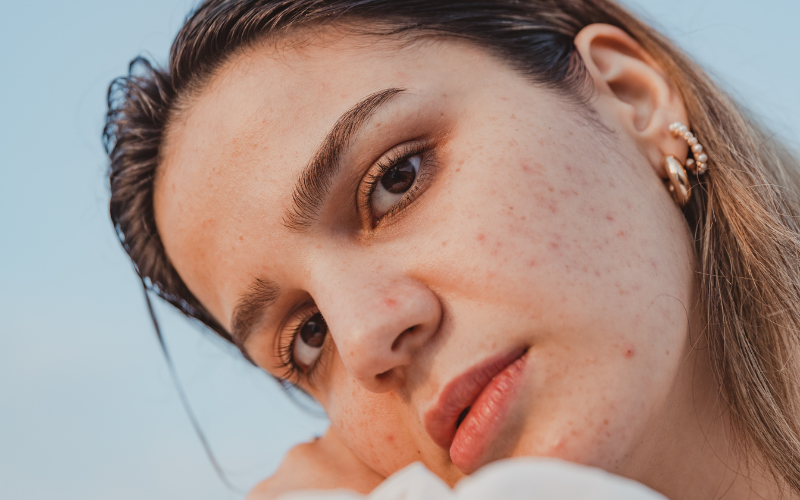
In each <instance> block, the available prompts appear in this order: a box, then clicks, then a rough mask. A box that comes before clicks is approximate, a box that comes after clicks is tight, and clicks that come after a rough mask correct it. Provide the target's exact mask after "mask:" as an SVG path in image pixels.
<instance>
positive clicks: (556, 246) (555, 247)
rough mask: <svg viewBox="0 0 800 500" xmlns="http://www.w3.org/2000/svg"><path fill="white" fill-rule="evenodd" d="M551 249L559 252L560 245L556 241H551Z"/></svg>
mask: <svg viewBox="0 0 800 500" xmlns="http://www.w3.org/2000/svg"><path fill="white" fill-rule="evenodd" d="M550 248H552V249H553V250H558V243H556V242H555V241H551V242H550Z"/></svg>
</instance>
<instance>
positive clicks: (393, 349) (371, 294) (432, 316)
mask: <svg viewBox="0 0 800 500" xmlns="http://www.w3.org/2000/svg"><path fill="white" fill-rule="evenodd" d="M332 269H333V268H332V267H331V266H326V267H325V268H324V269H323V270H321V271H320V272H318V273H317V272H315V273H312V274H313V275H316V276H318V279H314V281H315V282H316V283H317V286H314V287H313V288H314V290H313V291H312V295H313V296H314V300H315V301H316V303H317V307H319V309H320V312H322V315H323V316H324V317H325V321H326V323H327V324H328V328H329V329H330V330H329V331H330V334H331V336H332V337H333V340H334V342H335V343H336V348H337V350H338V352H339V356H340V357H341V359H342V362H343V364H344V366H345V368H346V369H347V371H348V373H349V374H350V375H351V376H352V377H353V378H355V379H356V380H357V381H358V383H359V384H361V385H362V386H363V387H364V388H365V389H367V390H369V391H372V392H386V391H389V390H392V389H394V388H396V387H398V385H399V384H401V383H402V380H403V378H404V376H405V371H406V369H407V367H408V366H409V365H410V364H411V362H412V360H413V359H414V356H415V354H417V353H418V352H419V350H420V349H423V348H424V347H425V346H426V344H428V342H429V341H430V340H431V337H432V336H433V335H434V334H435V333H436V331H437V330H438V328H439V322H440V321H441V318H442V308H441V303H440V302H439V298H438V297H437V296H436V294H434V293H433V291H432V290H431V289H430V288H428V287H427V286H426V285H425V284H423V283H421V282H420V281H418V280H416V279H413V278H411V277H407V276H390V275H389V273H381V272H380V271H375V270H374V268H373V269H368V270H364V271H356V272H354V271H353V270H352V268H351V269H343V270H340V271H339V272H336V271H335V270H332Z"/></svg>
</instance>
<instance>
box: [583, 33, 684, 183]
mask: <svg viewBox="0 0 800 500" xmlns="http://www.w3.org/2000/svg"><path fill="white" fill-rule="evenodd" d="M575 47H576V48H577V49H578V52H579V53H580V55H581V57H582V58H583V62H584V64H585V66H586V68H587V70H588V71H589V74H590V75H591V77H592V80H593V81H594V87H595V92H596V93H597V99H596V101H595V102H594V103H593V104H594V106H595V108H597V110H598V112H599V113H600V114H601V116H602V117H603V118H604V119H605V120H606V121H610V122H611V123H613V125H619V127H620V128H622V131H624V132H625V133H627V134H628V135H629V136H631V137H632V138H633V139H634V141H635V142H636V143H637V145H638V147H639V150H640V151H641V152H642V153H643V154H644V155H645V157H646V158H647V159H648V160H649V161H650V164H651V166H652V167H653V168H654V169H655V171H656V172H657V173H658V174H659V175H660V176H662V177H663V176H665V175H666V174H665V170H664V167H663V160H664V157H665V156H666V155H672V156H675V157H676V158H678V159H680V160H682V161H685V160H686V156H687V154H688V152H689V147H688V145H687V144H686V142H684V141H683V140H681V139H680V138H677V139H676V138H675V137H673V136H672V134H671V133H670V132H669V125H670V124H671V123H674V122H676V121H679V122H681V123H683V124H686V125H687V126H689V124H688V123H687V120H688V119H687V115H686V108H685V106H684V104H683V100H682V99H681V96H680V95H679V94H678V92H677V91H676V89H675V88H674V87H673V85H672V83H671V82H670V80H669V78H667V77H666V75H665V74H664V72H663V71H662V69H661V68H660V67H659V65H658V63H657V62H656V61H655V60H654V59H653V58H652V57H651V56H650V54H648V53H647V52H645V50H644V49H643V48H642V46H641V45H639V42H637V41H636V40H634V39H633V38H631V36H630V35H628V34H627V33H625V32H624V31H622V30H621V29H619V28H617V27H615V26H611V25H608V24H591V25H589V26H586V27H585V28H583V29H582V30H581V31H580V32H579V33H578V35H577V36H576V37H575ZM614 128H617V127H614Z"/></svg>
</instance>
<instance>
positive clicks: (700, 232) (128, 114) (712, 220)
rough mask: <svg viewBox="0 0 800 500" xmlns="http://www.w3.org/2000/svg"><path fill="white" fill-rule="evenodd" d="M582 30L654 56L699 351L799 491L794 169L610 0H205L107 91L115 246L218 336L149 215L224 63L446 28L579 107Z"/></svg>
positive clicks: (778, 472) (798, 171)
mask: <svg viewBox="0 0 800 500" xmlns="http://www.w3.org/2000/svg"><path fill="white" fill-rule="evenodd" d="M593 23H606V24H610V25H613V26H617V27H619V28H621V29H622V30H624V31H626V32H627V33H628V34H629V35H631V36H632V37H633V38H634V39H635V40H637V41H638V42H639V43H640V44H641V45H642V47H643V48H644V49H645V50H646V51H647V52H648V53H649V54H650V55H651V56H652V57H653V58H654V60H655V61H656V62H657V63H658V64H659V65H660V67H661V69H662V70H663V71H664V72H665V73H666V74H667V75H668V77H669V78H670V79H671V81H672V84H673V85H674V86H675V88H677V89H678V91H679V92H680V94H681V96H682V97H683V100H684V102H685V105H686V109H687V112H688V118H689V123H690V124H691V128H692V130H693V132H694V134H695V135H696V136H697V137H698V139H699V140H700V141H701V142H702V143H703V144H704V145H705V147H706V149H707V153H708V156H709V166H710V169H709V171H708V173H707V174H706V175H705V177H703V179H702V181H697V180H695V181H694V182H695V184H696V186H695V187H696V189H694V190H693V195H692V200H691V201H690V203H689V205H687V207H686V208H685V209H684V213H685V215H686V219H687V223H688V224H689V227H690V229H691V230H692V231H693V233H694V236H695V248H696V252H697V258H698V262H699V270H698V283H699V288H700V298H699V307H701V308H702V313H703V316H704V321H705V324H704V327H705V331H704V335H705V336H706V338H707V343H708V348H709V356H710V358H711V363H712V367H713V370H714V374H715V377H716V379H717V382H718V383H719V385H720V388H721V397H722V399H723V401H724V403H726V405H727V410H728V414H729V416H730V421H731V423H732V425H733V428H734V430H735V432H736V436H737V437H738V438H739V439H738V440H737V444H738V445H739V446H741V447H742V449H743V450H746V451H747V452H751V454H754V455H755V457H757V458H755V459H754V460H757V461H758V463H757V464H756V465H757V466H758V467H764V468H765V469H766V470H768V471H769V472H770V473H771V474H772V475H773V476H774V477H775V479H776V480H777V481H778V482H779V484H783V485H785V486H788V487H789V489H790V490H791V491H793V492H794V493H796V494H797V493H800V419H799V418H798V415H800V380H798V375H800V366H799V364H798V356H797V354H798V349H800V336H799V335H798V333H799V332H800V227H799V226H798V221H800V202H799V201H798V198H799V196H798V194H800V164H799V163H798V161H797V159H795V158H794V157H792V155H791V154H790V153H789V152H788V150H787V149H785V148H784V147H782V146H781V145H780V144H779V143H778V142H777V141H776V140H774V139H773V138H772V137H771V136H769V135H768V134H767V133H766V132H765V131H764V129H763V128H761V127H760V126H759V125H758V124H757V123H755V122H754V121H753V120H751V119H750V118H749V115H748V114H747V113H745V112H744V111H743V110H742V109H741V108H740V107H739V106H737V104H736V103H735V102H734V101H733V99H731V97H730V96H729V95H728V94H726V93H725V92H724V91H723V90H721V89H720V87H719V86H717V85H716V84H715V83H714V82H713V81H712V79H711V78H710V77H709V76H708V75H707V74H706V73H705V72H704V71H703V70H702V69H701V68H700V67H699V66H698V65H697V64H695V63H694V62H693V61H692V60H691V59H690V58H688V57H687V56H686V55H685V54H683V53H682V52H681V51H680V50H679V49H678V48H676V46H675V45H673V44H672V43H671V42H670V41H669V40H668V39H666V38H665V37H664V36H662V35H660V34H659V33H658V32H656V31H654V30H653V29H652V28H651V27H649V26H648V25H646V24H645V23H643V22H642V21H641V20H639V19H638V18H637V17H636V16H634V15H632V14H631V13H629V12H628V11H626V10H625V9H623V8H622V7H620V6H619V5H617V4H616V3H614V2H613V1H612V0H494V1H491V0H476V1H468V0H437V1H430V0H208V1H205V2H204V3H202V4H201V5H199V7H198V8H197V9H196V10H195V11H194V12H193V13H191V14H190V16H189V17H188V18H187V20H186V22H185V24H184V25H183V27H182V29H181V30H180V32H179V33H178V35H177V37H176V39H175V41H174V43H173V45H172V48H171V51H170V57H169V64H168V66H167V68H165V69H160V68H157V67H155V66H154V65H153V64H151V63H150V62H149V61H148V60H146V59H144V58H136V59H134V60H133V61H132V62H131V64H130V68H129V72H128V75H127V76H123V77H120V78H118V79H116V80H114V81H113V82H112V84H111V86H110V88H109V92H108V108H109V109H108V114H107V117H106V125H105V129H104V131H103V140H104V145H105V148H106V151H107V153H108V156H109V158H110V169H109V184H110V187H111V200H110V207H109V208H110V214H111V220H112V222H113V224H114V227H115V229H116V231H117V234H118V236H119V239H120V242H121V243H122V246H123V248H124V249H125V251H126V252H127V253H128V255H129V256H130V258H131V260H132V262H133V264H134V267H135V270H136V272H137V273H138V275H139V277H140V278H141V279H142V283H143V285H144V286H145V289H146V290H150V291H152V292H154V293H155V294H157V295H158V296H160V297H161V298H162V299H164V300H166V301H167V302H169V303H170V304H172V305H173V306H175V307H176V308H177V309H178V310H180V311H181V312H183V314H185V315H186V316H188V317H189V318H193V319H195V320H198V321H200V322H201V323H203V324H204V325H206V326H207V327H208V328H210V329H211V330H213V331H215V332H216V333H217V334H219V335H220V336H221V337H222V338H224V339H226V340H228V341H229V342H233V340H232V338H231V335H230V334H229V332H227V331H226V330H225V328H224V327H222V325H220V324H219V323H218V322H217V321H216V320H215V319H214V318H213V317H212V316H211V314H209V313H208V311H207V310H206V309H205V308H204V307H203V305H202V304H201V303H200V302H199V301H198V300H197V299H196V298H195V297H194V295H193V294H192V293H191V291H190V290H189V289H188V288H187V286H186V285H185V284H184V282H183V281H182V280H181V277H180V276H179V275H178V273H177V272H176V270H175V268H174V267H173V266H172V264H171V263H170V260H169V258H168V256H167V254H166V252H165V250H164V246H163V244H162V242H161V238H160V237H159V234H158V231H157V228H156V223H155V217H154V208H153V189H154V179H155V178H156V172H157V170H158V166H159V163H160V152H161V148H162V145H163V142H164V137H165V131H166V130H167V128H168V127H169V125H170V123H171V120H173V119H174V117H175V116H176V114H177V113H178V112H179V111H180V110H181V109H182V108H183V107H184V106H185V105H186V103H187V102H188V100H189V99H190V98H191V97H192V96H193V95H195V93H196V92H199V91H201V90H202V89H203V86H204V84H205V83H206V82H207V81H208V80H209V79H210V78H211V77H212V76H213V75H214V74H215V72H216V71H217V70H218V69H219V68H220V67H221V66H222V65H223V64H224V63H225V62H226V61H228V60H230V58H231V57H233V56H234V55H236V54H239V53H241V52H242V51H244V50H246V49H249V48H252V47H254V46H255V45H256V44H258V43H259V42H263V41H264V39H265V38H266V37H271V38H279V37H280V36H281V35H282V34H285V33H287V32H289V31H291V30H293V29H295V28H298V27H303V26H320V25H328V26H345V27H347V28H348V29H352V30H357V32H358V33H366V34H373V35H392V36H396V37H398V38H408V39H409V40H414V39H417V38H419V37H429V36H437V37H457V38H460V39H466V40H469V41H471V42H473V43H475V44H477V45H479V46H482V47H484V48H485V49H487V50H489V51H491V52H492V53H494V54H496V55H497V56H498V57H499V58H500V59H502V60H503V61H505V62H507V63H509V64H510V65H511V66H512V67H513V68H515V69H516V70H518V71H520V72H521V73H523V74H524V75H525V76H527V77H528V78H529V79H530V81H531V82H532V83H533V84H536V85H540V86H543V87H545V88H548V89H551V90H553V91H554V92H556V93H559V94H561V95H562V96H565V97H568V98H570V99H572V100H574V101H576V102H579V103H583V104H587V105H588V103H589V101H588V99H589V96H587V95H586V92H585V90H586V88H587V86H586V81H587V78H589V77H588V75H587V73H586V71H585V67H584V66H583V63H582V60H581V58H580V56H579V55H578V52H577V50H576V48H575V45H574V42H573V40H574V38H575V36H576V35H577V33H578V32H579V31H580V30H581V29H582V28H583V27H585V26H587V25H589V24H593ZM587 107H588V106H587ZM239 347H241V346H239ZM245 356H246V354H245Z"/></svg>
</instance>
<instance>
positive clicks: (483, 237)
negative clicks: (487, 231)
mask: <svg viewBox="0 0 800 500" xmlns="http://www.w3.org/2000/svg"><path fill="white" fill-rule="evenodd" d="M477 239H478V241H483V240H485V239H486V235H484V234H479V235H478V238H477Z"/></svg>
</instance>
